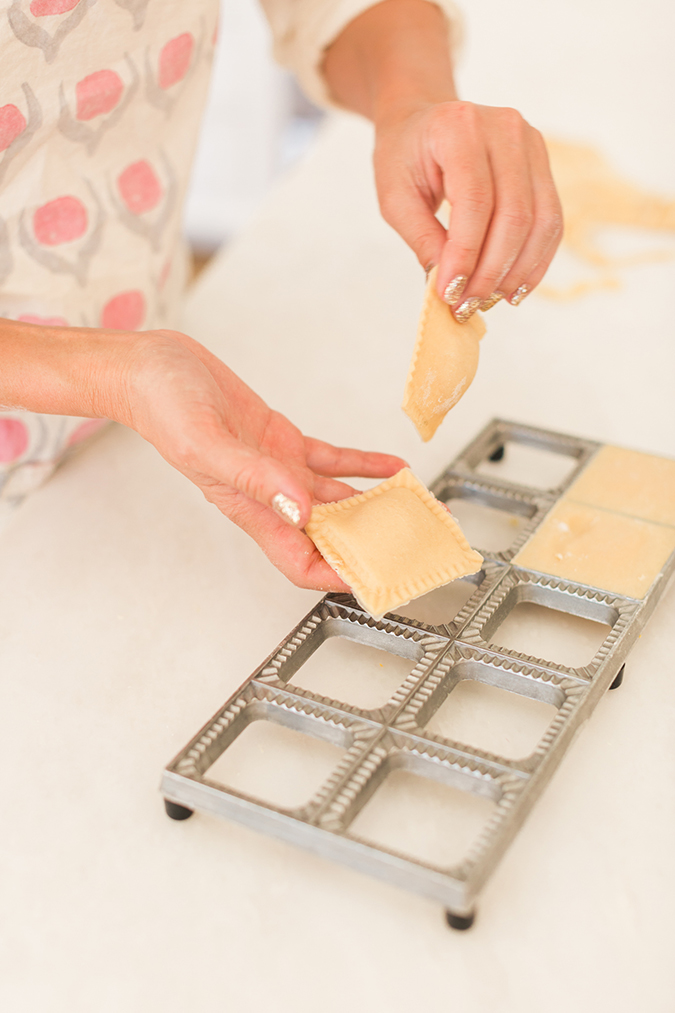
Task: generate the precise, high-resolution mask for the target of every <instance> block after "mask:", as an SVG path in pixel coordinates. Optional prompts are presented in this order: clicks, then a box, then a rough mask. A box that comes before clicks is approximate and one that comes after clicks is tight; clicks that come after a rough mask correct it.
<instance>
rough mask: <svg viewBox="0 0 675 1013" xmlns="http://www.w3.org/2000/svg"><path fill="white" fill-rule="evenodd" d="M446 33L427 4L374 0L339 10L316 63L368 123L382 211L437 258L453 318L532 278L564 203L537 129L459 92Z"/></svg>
mask: <svg viewBox="0 0 675 1013" xmlns="http://www.w3.org/2000/svg"><path fill="white" fill-rule="evenodd" d="M451 37H452V25H450V24H449V23H448V20H447V18H446V16H445V15H444V13H443V12H442V11H441V9H440V8H439V7H437V6H436V4H434V3H428V2H427V0H384V2H381V3H377V4H375V5H374V6H373V7H369V8H368V9H367V10H365V11H364V12H363V13H361V14H359V15H358V16H357V17H355V18H354V20H353V21H350V22H349V24H348V25H347V26H346V28H344V29H343V31H342V32H341V33H340V35H339V36H338V37H337V39H336V40H335V41H334V42H333V43H332V44H331V46H330V47H329V48H328V50H327V53H326V57H325V60H324V63H323V70H324V75H325V78H326V81H327V83H328V86H329V88H330V91H331V94H332V95H333V97H334V99H335V100H336V101H337V102H339V103H340V104H341V105H344V106H346V107H347V108H348V109H353V110H354V111H355V112H359V113H362V114H363V115H364V116H367V117H369V119H371V120H372V121H373V123H374V124H375V179H376V183H377V192H378V196H379V199H380V207H381V209H382V213H383V215H384V217H385V219H386V220H387V221H388V222H389V224H390V225H392V226H393V227H394V228H395V229H396V231H397V232H398V233H400V235H401V236H402V237H403V239H405V241H406V242H407V243H408V245H409V246H411V247H412V249H413V250H414V251H415V253H416V254H417V257H418V259H419V261H420V263H421V265H422V267H424V268H427V269H428V268H430V267H434V266H435V265H436V264H438V265H439V271H438V294H439V295H440V296H441V298H445V300H446V302H448V303H449V304H450V305H452V307H453V312H454V313H455V316H456V317H457V319H458V320H461V321H463V320H468V318H469V316H471V314H472V313H474V312H475V311H476V309H479V308H480V309H483V310H485V309H489V308H490V306H493V305H494V304H495V302H497V301H498V300H499V299H500V298H503V297H504V296H505V297H506V298H507V299H508V300H509V302H511V304H512V305H514V306H516V305H518V303H519V302H520V301H521V300H522V298H523V297H524V296H525V295H527V293H528V292H529V291H530V290H531V289H532V288H534V286H535V285H537V284H538V283H539V281H541V279H542V277H543V275H544V273H545V271H546V268H547V267H548V265H549V263H550V261H551V258H552V257H553V254H554V253H555V250H556V247H557V245H558V243H559V242H560V239H561V236H562V214H561V209H560V202H559V200H558V197H557V194H556V190H555V186H554V184H553V180H552V178H551V173H550V170H549V166H548V157H547V154H546V148H545V146H544V141H543V139H542V137H541V134H539V133H538V132H537V131H536V130H534V128H533V127H531V126H530V125H529V124H528V123H526V122H525V120H524V119H523V118H522V116H521V115H520V114H519V113H517V112H516V111H515V110H514V109H493V108H489V107H487V106H479V105H474V104H472V103H471V102H460V101H458V99H457V92H456V90H455V84H454V80H453V72H452V58H451V45H450V44H449V43H450V40H451ZM443 200H447V201H448V202H449V203H450V205H451V207H452V211H451V216H450V225H449V228H448V230H447V232H446V230H445V229H444V228H443V226H442V225H441V224H440V222H439V221H438V220H437V219H436V217H435V216H436V212H437V211H438V209H439V207H440V205H441V203H442V201H443ZM481 304H482V305H481Z"/></svg>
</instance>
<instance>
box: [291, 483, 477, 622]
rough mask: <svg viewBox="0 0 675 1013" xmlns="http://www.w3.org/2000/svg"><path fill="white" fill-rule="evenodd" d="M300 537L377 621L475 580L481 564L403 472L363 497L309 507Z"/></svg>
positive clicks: (425, 492) (438, 508)
mask: <svg viewBox="0 0 675 1013" xmlns="http://www.w3.org/2000/svg"><path fill="white" fill-rule="evenodd" d="M306 531H307V534H308V535H309V537H310V538H311V539H312V541H313V542H314V544H315V545H316V546H317V548H318V549H319V552H321V554H322V555H323V556H324V558H325V559H326V560H327V561H328V563H330V565H331V566H332V567H333V569H334V570H336V572H337V573H338V574H339V575H340V577H342V579H343V580H344V581H345V583H347V584H349V586H350V587H351V589H352V591H353V593H354V595H355V597H356V598H357V600H358V601H359V603H360V604H361V605H362V606H363V608H364V609H366V611H367V612H369V613H370V614H371V615H372V616H374V617H375V618H377V619H379V618H381V617H382V616H383V615H384V614H385V613H386V612H391V611H392V609H395V608H398V607H400V606H401V605H405V604H407V603H408V602H409V601H410V600H411V599H412V598H417V597H419V596H420V595H422V594H426V593H427V591H432V590H433V589H434V588H436V587H440V586H441V585H443V584H448V583H449V582H450V581H451V580H455V579H456V578H457V577H464V576H466V575H467V574H470V573H477V571H478V570H479V569H480V567H481V565H482V563H483V557H482V556H481V555H480V554H479V553H478V552H475V551H474V550H473V549H472V548H471V546H470V545H469V543H468V542H467V540H466V538H465V537H464V535H463V534H462V531H461V528H460V527H459V525H458V524H457V522H456V521H455V520H454V519H453V517H452V516H451V515H450V513H448V511H447V510H446V509H445V507H444V506H443V505H442V504H441V503H439V502H438V500H437V499H436V498H435V497H434V496H433V495H432V494H431V493H430V492H429V490H428V489H427V488H426V487H425V486H424V485H422V483H421V482H420V481H419V480H418V479H417V478H415V476H414V475H413V474H412V472H411V471H410V470H409V469H407V468H404V469H403V470H402V471H399V472H398V474H397V475H394V476H393V478H388V479H387V480H386V481H385V482H382V483H381V484H380V485H378V486H375V487H374V488H373V489H369V490H368V491H367V492H364V493H359V494H358V495H357V496H351V497H350V498H349V499H343V500H340V501H339V502H337V503H325V504H322V505H321V506H317V507H314V509H313V510H312V516H311V518H310V520H309V522H308V524H307V527H306Z"/></svg>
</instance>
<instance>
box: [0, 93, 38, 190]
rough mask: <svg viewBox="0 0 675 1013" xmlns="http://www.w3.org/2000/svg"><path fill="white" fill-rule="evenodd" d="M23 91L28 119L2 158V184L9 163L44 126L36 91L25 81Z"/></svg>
mask: <svg viewBox="0 0 675 1013" xmlns="http://www.w3.org/2000/svg"><path fill="white" fill-rule="evenodd" d="M21 87H22V89H23V93H24V95H25V97H26V111H27V112H28V119H27V121H26V127H25V129H24V130H23V131H22V132H21V133H20V134H19V136H18V137H15V138H14V140H13V141H12V143H11V144H10V146H9V147H8V148H7V149H6V151H5V153H4V155H3V156H2V159H0V186H1V185H2V182H3V180H4V178H5V174H6V172H7V169H8V168H9V163H10V162H11V161H12V160H13V159H14V158H16V156H17V155H18V154H19V152H20V151H21V150H22V148H25V147H26V145H27V144H28V142H29V141H30V140H31V138H33V137H34V136H35V134H36V133H37V132H38V130H39V129H40V127H41V126H42V110H41V109H40V104H39V102H38V100H37V99H36V97H35V93H34V92H33V89H32V88H31V86H30V85H29V84H27V83H26V82H24V83H23V84H22V85H21Z"/></svg>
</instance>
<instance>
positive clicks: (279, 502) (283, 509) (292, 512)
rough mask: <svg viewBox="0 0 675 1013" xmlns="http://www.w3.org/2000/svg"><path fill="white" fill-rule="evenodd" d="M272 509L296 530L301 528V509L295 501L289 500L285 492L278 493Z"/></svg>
mask: <svg viewBox="0 0 675 1013" xmlns="http://www.w3.org/2000/svg"><path fill="white" fill-rule="evenodd" d="M272 507H273V508H274V509H275V510H276V512H277V513H278V514H279V515H280V516H281V517H283V519H284V520H285V521H288V523H289V524H292V525H293V526H294V527H296V528H298V527H300V507H299V506H298V504H297V503H296V502H295V500H294V499H289V498H288V496H284V494H283V492H278V493H277V494H276V496H275V497H274V499H273V500H272Z"/></svg>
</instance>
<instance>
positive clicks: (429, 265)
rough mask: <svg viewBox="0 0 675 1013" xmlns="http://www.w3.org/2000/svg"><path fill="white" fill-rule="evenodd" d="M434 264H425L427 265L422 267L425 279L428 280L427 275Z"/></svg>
mask: <svg viewBox="0 0 675 1013" xmlns="http://www.w3.org/2000/svg"><path fill="white" fill-rule="evenodd" d="M435 266H436V265H435V264H427V266H426V267H425V268H424V277H425V279H426V281H429V275H430V274H431V272H432V271H433V269H434V267H435Z"/></svg>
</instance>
